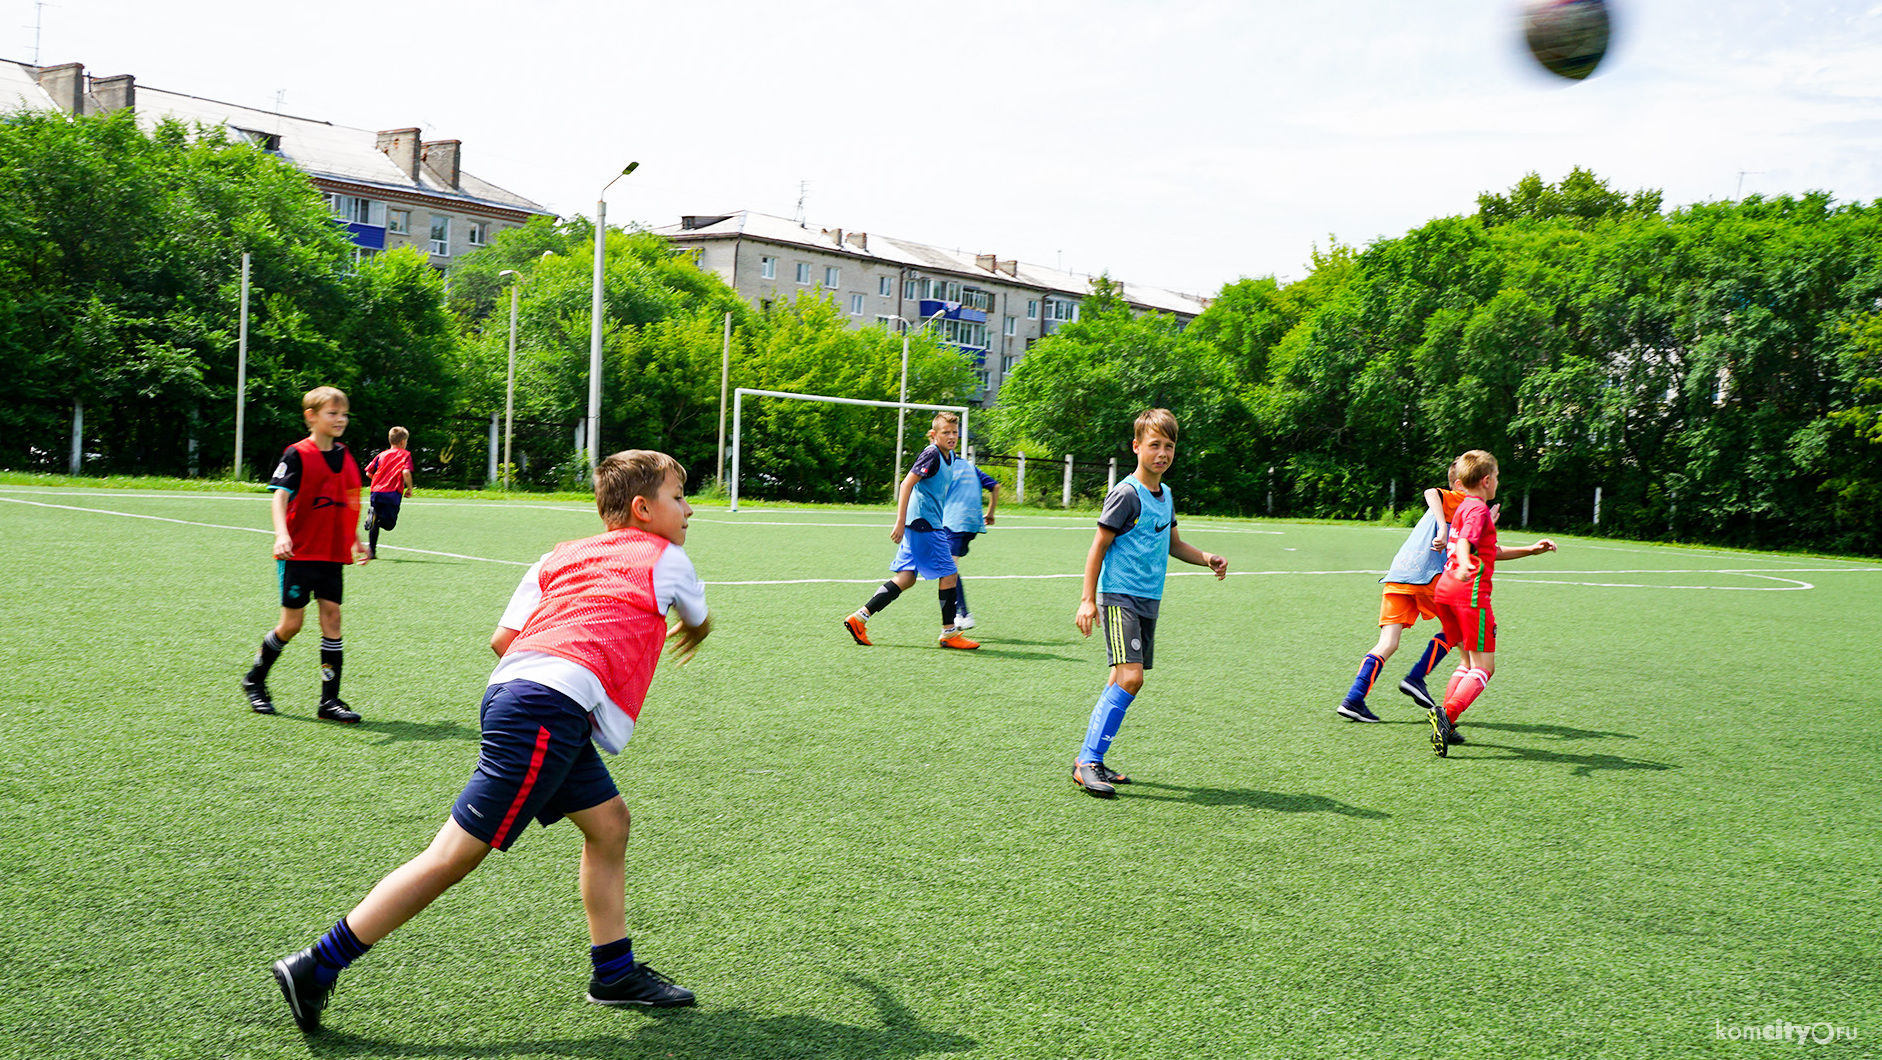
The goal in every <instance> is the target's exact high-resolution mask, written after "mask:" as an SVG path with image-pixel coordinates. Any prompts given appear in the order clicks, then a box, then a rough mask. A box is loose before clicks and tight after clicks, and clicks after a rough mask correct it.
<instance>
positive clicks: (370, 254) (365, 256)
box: [353, 247, 379, 266]
mask: <svg viewBox="0 0 1882 1060" xmlns="http://www.w3.org/2000/svg"><path fill="white" fill-rule="evenodd" d="M378 256H379V252H378V251H376V250H374V249H372V248H371V247H354V248H353V264H354V265H355V266H357V265H358V264H359V263H360V262H362V261H371V260H372V259H374V258H376V257H378Z"/></svg>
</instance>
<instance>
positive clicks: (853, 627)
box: [843, 614, 869, 648]
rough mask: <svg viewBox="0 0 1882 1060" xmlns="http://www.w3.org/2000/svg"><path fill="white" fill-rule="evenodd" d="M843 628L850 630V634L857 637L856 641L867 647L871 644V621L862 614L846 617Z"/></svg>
mask: <svg viewBox="0 0 1882 1060" xmlns="http://www.w3.org/2000/svg"><path fill="white" fill-rule="evenodd" d="M843 628H844V629H847V630H849V631H850V636H852V637H855V638H856V643H858V644H861V645H862V646H863V647H865V648H866V647H868V646H869V623H868V621H867V620H866V619H864V618H863V616H862V615H860V614H857V615H851V616H850V617H848V618H846V619H844V620H843Z"/></svg>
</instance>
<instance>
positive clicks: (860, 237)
mask: <svg viewBox="0 0 1882 1060" xmlns="http://www.w3.org/2000/svg"><path fill="white" fill-rule="evenodd" d="M654 231H655V232H656V233H658V234H660V235H663V236H665V237H667V238H668V239H675V240H681V241H685V240H693V239H731V238H743V239H753V240H760V241H763V242H766V243H777V244H783V245H794V246H801V247H804V248H806V249H809V250H817V251H822V252H824V253H835V254H847V255H850V256H852V257H857V258H862V259H865V260H872V261H877V262H880V263H882V264H885V265H893V266H895V267H897V268H915V269H924V270H931V271H935V272H945V273H949V274H951V275H956V276H962V277H980V278H984V279H985V280H987V281H988V282H989V283H1006V284H1014V285H1017V286H1021V287H1034V288H1038V289H1039V290H1041V291H1042V292H1046V293H1062V294H1069V295H1072V296H1073V297H1077V298H1082V297H1084V296H1085V295H1087V294H1089V293H1090V292H1091V281H1092V279H1093V277H1092V276H1090V275H1089V274H1086V273H1078V272H1066V271H1064V270H1062V269H1054V268H1050V267H1048V266H1044V265H1034V264H1032V263H1031V262H1024V261H1017V260H1013V259H1001V258H999V257H998V256H997V255H992V254H968V253H965V252H962V251H959V250H950V249H947V248H944V247H935V246H929V245H928V244H926V243H914V242H910V241H909V240H906V239H895V238H892V237H888V236H881V235H876V234H873V233H867V232H846V231H844V230H842V229H836V228H822V227H819V226H807V225H801V224H799V223H797V222H796V221H792V220H790V219H788V218H784V217H775V216H773V215H771V214H763V213H756V212H753V211H751V210H740V211H739V212H737V213H731V214H705V215H699V216H694V217H691V218H688V219H686V220H683V221H682V222H681V223H680V224H677V225H667V226H664V227H661V228H656V229H654ZM1112 279H1113V280H1114V281H1116V282H1117V283H1118V284H1119V286H1120V287H1121V288H1122V293H1123V296H1124V300H1125V301H1126V302H1129V303H1130V304H1131V305H1132V306H1134V307H1137V308H1139V309H1150V310H1155V311H1157V312H1161V313H1180V314H1182V315H1183V316H1186V317H1193V316H1195V315H1197V314H1198V313H1201V312H1202V311H1203V310H1204V309H1206V308H1208V305H1209V302H1208V300H1207V299H1205V298H1203V297H1201V296H1200V295H1193V294H1186V293H1184V292H1181V291H1171V290H1168V289H1165V288H1162V287H1152V286H1149V285H1147V284H1140V283H1131V282H1129V281H1127V280H1119V279H1118V278H1117V277H1115V276H1114V277H1112Z"/></svg>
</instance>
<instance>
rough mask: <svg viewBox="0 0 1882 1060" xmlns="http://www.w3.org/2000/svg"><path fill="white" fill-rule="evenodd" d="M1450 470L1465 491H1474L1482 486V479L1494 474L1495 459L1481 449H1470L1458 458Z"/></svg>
mask: <svg viewBox="0 0 1882 1060" xmlns="http://www.w3.org/2000/svg"><path fill="white" fill-rule="evenodd" d="M1451 470H1452V472H1453V473H1454V474H1455V475H1456V476H1457V481H1458V482H1460V483H1462V484H1463V487H1464V488H1465V489H1475V488H1476V487H1478V486H1481V485H1483V480H1484V479H1487V478H1489V477H1490V476H1491V475H1494V474H1496V457H1494V456H1491V455H1490V454H1489V452H1487V451H1485V450H1483V449H1472V450H1471V451H1470V452H1468V453H1465V454H1464V455H1463V456H1460V457H1458V458H1457V463H1455V464H1452V465H1451Z"/></svg>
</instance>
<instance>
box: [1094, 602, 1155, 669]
mask: <svg viewBox="0 0 1882 1060" xmlns="http://www.w3.org/2000/svg"><path fill="white" fill-rule="evenodd" d="M1098 623H1099V625H1100V627H1101V628H1102V629H1103V630H1104V651H1105V655H1106V656H1108V657H1109V658H1110V660H1111V665H1112V666H1122V665H1124V664H1126V663H1136V664H1138V665H1140V666H1142V667H1143V668H1144V669H1146V670H1148V669H1150V664H1151V658H1152V656H1153V655H1155V653H1156V642H1157V620H1156V617H1155V616H1152V615H1144V614H1139V613H1138V612H1137V611H1135V610H1133V609H1131V608H1129V607H1125V606H1123V605H1121V604H1102V605H1100V606H1099V608H1098Z"/></svg>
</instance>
